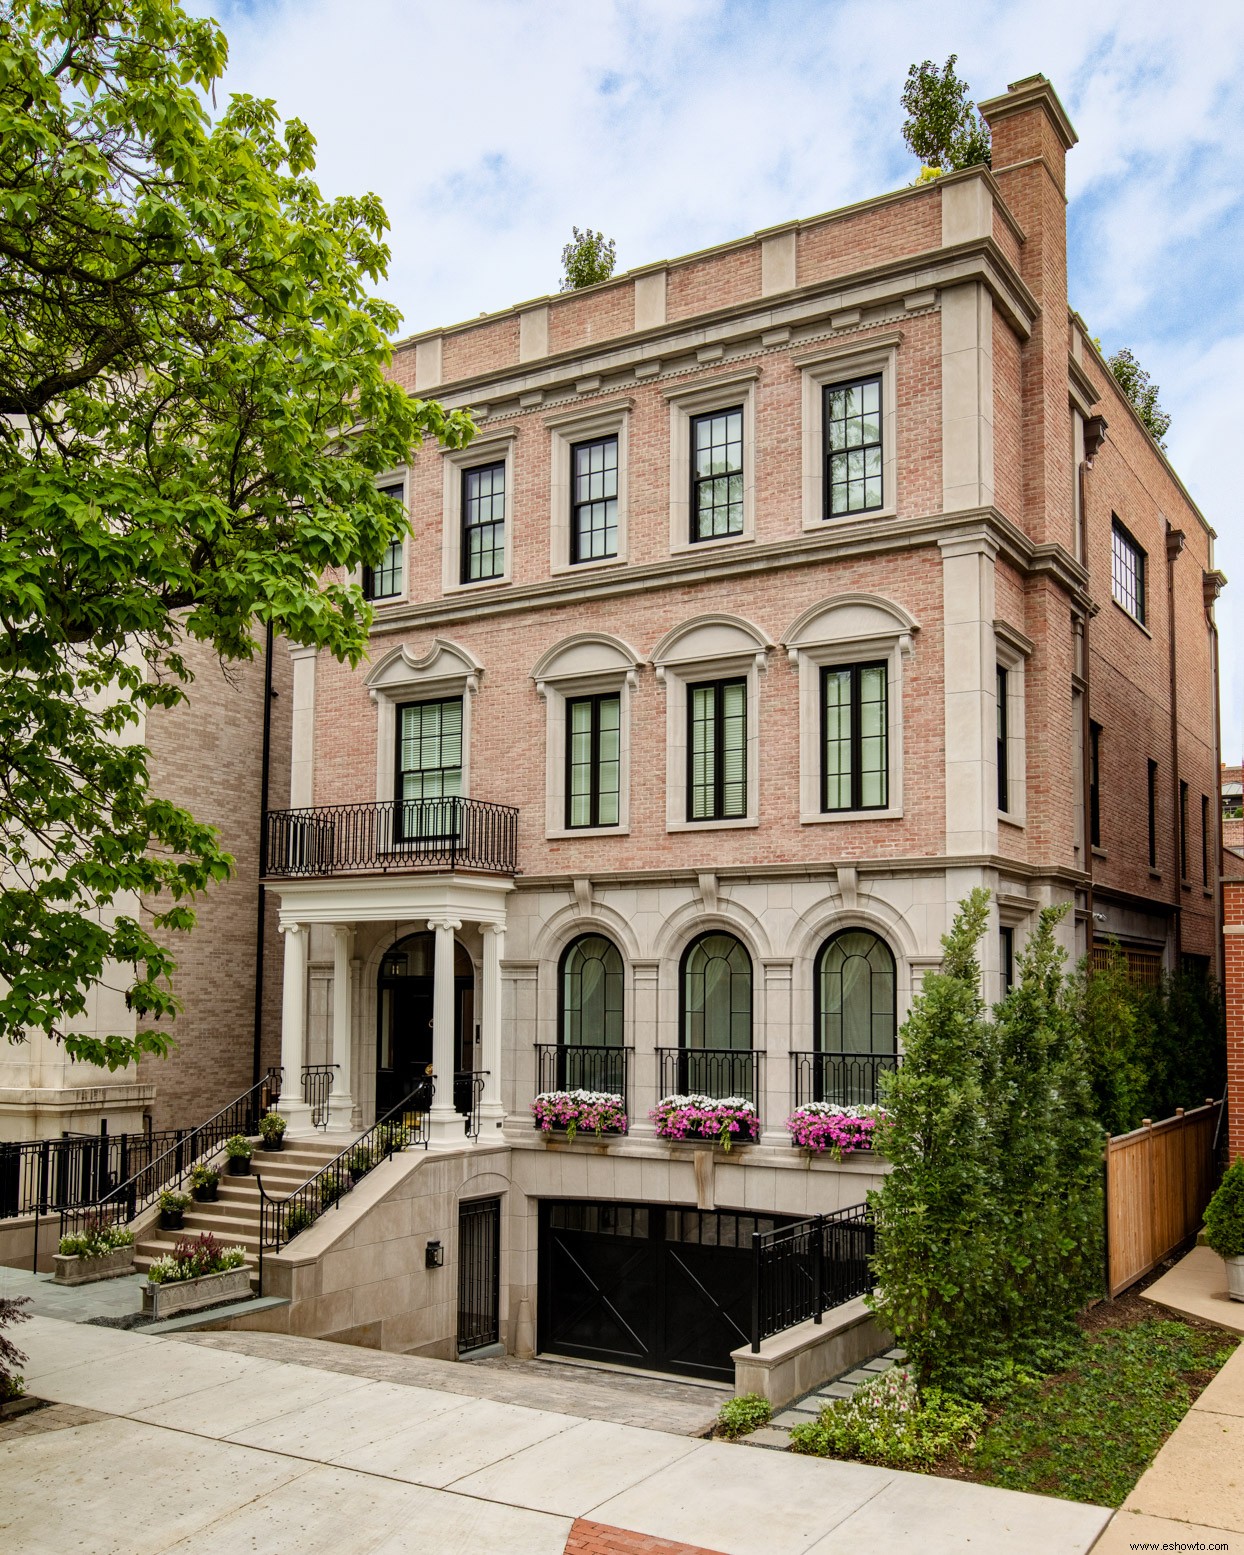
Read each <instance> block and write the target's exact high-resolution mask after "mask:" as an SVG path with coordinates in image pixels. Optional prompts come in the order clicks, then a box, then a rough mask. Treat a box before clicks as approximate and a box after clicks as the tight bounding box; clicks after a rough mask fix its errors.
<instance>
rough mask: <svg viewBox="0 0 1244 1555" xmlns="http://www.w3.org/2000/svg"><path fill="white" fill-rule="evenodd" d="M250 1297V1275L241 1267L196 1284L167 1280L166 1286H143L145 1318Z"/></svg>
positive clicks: (213, 1275)
mask: <svg viewBox="0 0 1244 1555" xmlns="http://www.w3.org/2000/svg"><path fill="white" fill-rule="evenodd" d="M250 1293H251V1271H250V1270H249V1269H248V1268H246V1267H245V1265H243V1267H242V1268H240V1269H226V1270H225V1271H224V1273H223V1274H205V1275H203V1276H202V1277H201V1278H200V1279H197V1280H170V1281H169V1282H168V1283H167V1284H166V1285H152V1284H151V1283H150V1281H148V1283H147V1284H146V1285H144V1286H143V1311H144V1312H145V1313H146V1314H147V1316H148V1317H154V1318H161V1317H176V1316H177V1315H178V1313H181V1312H197V1311H199V1309H200V1308H201V1307H213V1306H215V1305H216V1303H217V1302H218V1301H242V1300H244V1299H245V1298H246V1297H247V1296H249V1295H250Z"/></svg>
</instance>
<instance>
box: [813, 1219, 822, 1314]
mask: <svg viewBox="0 0 1244 1555" xmlns="http://www.w3.org/2000/svg"><path fill="white" fill-rule="evenodd" d="M812 1238H813V1241H812V1321H813V1322H814V1323H818V1324H819V1323H820V1321H821V1308H822V1307H823V1306H824V1305H825V1288H824V1279H823V1273H824V1271H823V1270H822V1268H821V1260H822V1259H823V1258H824V1256H825V1217H824V1215H818V1216H817V1217H816V1219H815V1220H814V1221H813V1222H812Z"/></svg>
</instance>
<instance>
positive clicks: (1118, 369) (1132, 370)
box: [1106, 346, 1171, 449]
mask: <svg viewBox="0 0 1244 1555" xmlns="http://www.w3.org/2000/svg"><path fill="white" fill-rule="evenodd" d="M1106 366H1107V367H1109V369H1110V371H1111V372H1112V373H1113V374H1114V380H1115V382H1116V383H1117V384H1118V385H1119V387H1120V388H1121V389H1122V390H1123V392H1124V394H1126V395H1127V397H1128V399H1129V400H1130V401H1131V402H1132V405H1133V407H1134V408H1135V411H1136V414H1137V415H1138V416H1139V417H1140V419H1141V420H1142V421H1143V422H1144V424H1145V430H1146V431H1147V432H1148V433H1149V435H1150V437H1152V438H1153V440H1154V442H1155V443H1156V444H1157V445H1158V447H1159V448H1162V449H1165V447H1166V443H1165V442H1164V441H1163V439H1164V438H1165V437H1166V434H1167V432H1168V431H1170V425H1171V418H1170V416H1169V415H1168V414H1167V412H1166V411H1164V410H1163V409H1162V407H1161V405H1159V404H1158V393H1159V389H1158V385H1157V384H1156V383H1152V382H1151V381H1150V378H1149V374H1148V373H1147V372H1146V371H1145V369H1144V368H1143V367H1142V366H1141V365H1140V363H1139V362H1138V361H1137V360H1136V356H1135V353H1134V352H1133V351H1131V350H1130V349H1129V348H1128V347H1127V346H1120V347H1119V349H1118V350H1117V351H1116V352H1114V354H1113V355H1111V356H1108V357H1107V358H1106Z"/></svg>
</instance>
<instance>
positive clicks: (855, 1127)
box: [786, 1101, 885, 1161]
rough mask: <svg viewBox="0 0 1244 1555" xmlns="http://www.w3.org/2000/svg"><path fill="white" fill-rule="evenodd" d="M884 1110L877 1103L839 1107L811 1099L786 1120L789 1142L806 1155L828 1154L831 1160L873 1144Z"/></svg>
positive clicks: (831, 1103)
mask: <svg viewBox="0 0 1244 1555" xmlns="http://www.w3.org/2000/svg"><path fill="white" fill-rule="evenodd" d="M884 1116H885V1113H884V1112H883V1111H882V1110H881V1108H880V1107H839V1106H836V1105H835V1104H834V1103H833V1102H827V1101H810V1102H805V1103H804V1104H803V1106H801V1107H796V1108H795V1110H794V1112H792V1113H791V1115H790V1117H789V1118H787V1120H786V1127H787V1128H788V1129H789V1130H790V1137H791V1143H792V1144H794V1145H798V1146H799V1147H800V1148H802V1149H804V1150H806V1151H807V1152H808V1154H809V1155H828V1156H829V1157H830V1159H831V1160H833V1161H841V1160H842V1158H843V1157H844V1156H848V1155H854V1154H855V1153H856V1152H857V1151H860V1150H871V1149H872V1148H873V1135H874V1133H875V1132H876V1129H877V1125H878V1123H879V1122H880V1121H881V1119H882V1118H884Z"/></svg>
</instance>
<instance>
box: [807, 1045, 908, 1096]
mask: <svg viewBox="0 0 1244 1555" xmlns="http://www.w3.org/2000/svg"><path fill="white" fill-rule="evenodd" d="M790 1061H791V1068H792V1070H793V1076H792V1081H793V1090H794V1093H795V1106H796V1107H802V1106H803V1105H804V1103H805V1102H810V1101H827V1102H833V1103H834V1105H835V1106H838V1107H870V1106H872V1105H873V1103H874V1102H877V1101H879V1100H880V1093H879V1091H878V1087H877V1080H878V1078H879V1076H881V1075H882V1074H884V1073H886V1072H887V1071H892V1070H895V1069H897V1068H898V1066H899V1064H900V1063H901V1062H902V1059H901V1055H900V1054H898V1053H792V1054H791V1055H790Z"/></svg>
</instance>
